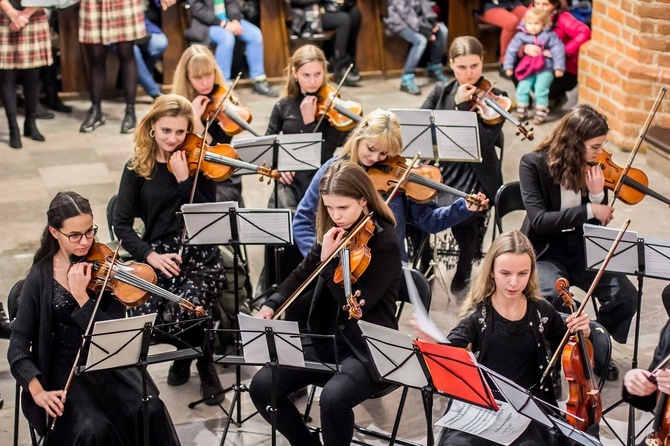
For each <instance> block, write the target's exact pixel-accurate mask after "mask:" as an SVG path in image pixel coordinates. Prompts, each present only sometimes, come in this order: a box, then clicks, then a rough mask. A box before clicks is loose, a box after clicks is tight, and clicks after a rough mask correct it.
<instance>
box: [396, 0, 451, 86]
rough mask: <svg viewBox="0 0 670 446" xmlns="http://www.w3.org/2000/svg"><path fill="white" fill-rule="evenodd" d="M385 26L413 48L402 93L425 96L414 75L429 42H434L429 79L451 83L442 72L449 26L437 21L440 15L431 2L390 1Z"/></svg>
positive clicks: (421, 0) (428, 70)
mask: <svg viewBox="0 0 670 446" xmlns="http://www.w3.org/2000/svg"><path fill="white" fill-rule="evenodd" d="M384 23H385V24H386V27H387V28H388V30H389V31H390V32H392V33H393V34H397V35H399V36H400V37H402V38H403V39H405V40H406V41H408V42H409V43H410V44H411V45H412V46H411V47H410V49H409V54H408V55H407V60H406V61H405V67H404V68H403V74H402V81H401V83H400V91H404V92H406V93H409V94H415V95H419V94H421V88H420V87H419V86H418V85H417V84H416V81H415V73H414V72H415V71H416V67H417V66H418V65H419V61H420V60H421V56H422V55H423V52H424V50H425V49H426V45H428V42H431V43H432V44H431V47H430V59H429V62H428V67H427V70H426V72H427V74H428V78H430V79H433V80H435V81H439V82H448V81H449V78H448V77H447V76H445V75H444V74H443V73H442V57H443V56H444V50H445V48H446V47H447V26H446V25H445V24H444V23H442V22H439V21H438V20H437V14H435V12H434V11H433V9H432V7H431V5H430V2H429V1H428V0H409V1H407V0H388V11H387V16H386V18H385V19H384Z"/></svg>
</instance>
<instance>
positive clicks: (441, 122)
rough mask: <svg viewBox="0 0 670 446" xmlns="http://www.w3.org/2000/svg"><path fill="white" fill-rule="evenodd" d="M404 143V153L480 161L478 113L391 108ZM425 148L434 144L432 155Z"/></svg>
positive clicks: (426, 157)
mask: <svg viewBox="0 0 670 446" xmlns="http://www.w3.org/2000/svg"><path fill="white" fill-rule="evenodd" d="M390 111H392V112H393V113H395V114H396V116H397V117H398V122H399V123H400V132H401V133H402V139H403V142H404V144H405V146H404V147H403V151H402V153H401V154H402V156H404V157H406V158H412V157H414V155H416V154H417V153H418V152H421V153H422V156H421V158H422V159H434V160H435V161H436V162H437V161H460V162H474V163H481V161H482V155H481V149H480V142H479V126H478V124H477V114H476V113H474V112H462V111H457V110H421V109H419V110H414V109H391V110H390ZM426 147H432V154H430V153H427V152H428V151H427V150H426Z"/></svg>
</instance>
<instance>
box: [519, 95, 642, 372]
mask: <svg viewBox="0 0 670 446" xmlns="http://www.w3.org/2000/svg"><path fill="white" fill-rule="evenodd" d="M608 132H609V127H608V125H607V118H606V117H605V116H604V115H602V114H601V113H599V112H597V111H596V110H595V109H594V108H593V107H591V106H590V105H586V104H580V105H577V106H576V107H574V108H573V109H572V110H570V111H569V112H568V113H567V114H566V115H565V117H564V118H563V119H562V120H561V122H559V124H558V125H557V126H556V128H555V129H554V131H553V132H552V133H551V134H550V135H549V136H548V137H547V139H546V140H545V141H544V142H542V143H541V144H540V145H539V146H538V147H536V148H535V149H534V150H533V151H532V152H530V153H527V154H525V155H524V156H523V157H522V158H521V165H520V167H519V181H520V182H521V194H522V197H523V203H524V206H525V208H526V211H527V213H528V214H527V216H526V219H525V221H524V223H523V226H522V231H523V232H524V233H525V234H526V235H528V238H530V240H531V242H532V243H533V246H534V247H535V251H536V252H537V266H538V272H539V275H540V292H541V294H542V295H543V296H544V297H546V298H548V299H551V300H553V303H554V306H555V307H556V308H557V309H558V310H559V311H564V310H562V301H561V299H560V298H558V294H557V292H556V289H555V283H556V280H557V279H558V278H560V277H565V278H566V279H568V280H569V281H570V283H571V284H572V285H573V286H577V287H578V288H581V289H583V290H588V289H589V288H590V286H591V284H592V283H593V280H594V279H595V276H596V272H595V271H587V270H586V262H585V250H584V231H583V229H582V225H583V224H584V223H590V224H597V225H603V226H606V225H607V224H608V223H609V222H610V221H612V219H613V218H614V208H613V207H611V206H609V205H608V204H607V193H606V192H605V189H604V185H605V178H604V176H603V172H602V170H601V168H600V167H599V166H591V165H589V162H592V161H594V160H595V158H596V155H597V154H598V152H600V151H601V150H602V147H603V146H604V145H605V144H606V143H607V133H608ZM594 295H595V296H598V300H599V301H600V302H601V307H600V311H599V314H598V321H599V322H600V323H601V324H602V325H603V326H604V327H605V328H606V329H607V330H608V332H609V333H610V334H611V335H612V337H613V338H614V340H615V341H617V342H619V343H621V344H623V343H625V342H626V340H627V338H628V330H629V329H630V323H631V320H632V318H633V315H634V314H635V309H636V296H637V290H636V289H635V287H634V286H633V284H632V283H631V282H630V280H628V278H627V277H626V276H625V275H623V274H615V273H605V274H604V275H603V276H602V279H601V280H600V282H599V283H598V286H597V287H596V289H595V292H594ZM597 372H598V370H596V373H597ZM607 373H608V375H607V377H608V379H611V380H616V379H617V378H618V369H617V368H616V364H613V363H612V364H610V370H608V372H607Z"/></svg>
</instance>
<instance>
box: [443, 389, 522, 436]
mask: <svg viewBox="0 0 670 446" xmlns="http://www.w3.org/2000/svg"><path fill="white" fill-rule="evenodd" d="M496 402H497V403H498V406H499V407H500V410H499V411H497V412H495V411H492V410H488V409H484V408H482V407H477V406H473V405H472V404H467V403H464V402H461V401H457V400H452V401H451V405H450V406H449V410H448V411H447V413H446V414H444V416H443V417H442V418H440V419H439V420H438V421H437V423H435V424H436V425H437V426H443V427H448V428H449V429H456V430H459V431H463V432H466V433H468V434H472V435H476V436H478V437H481V438H485V439H487V440H489V441H493V442H495V443H498V444H502V445H509V444H511V443H512V442H513V441H514V440H516V439H517V438H519V436H521V434H523V432H524V431H525V430H526V428H527V427H528V425H529V424H530V419H528V418H526V417H524V416H523V415H521V414H520V413H518V412H517V411H516V410H514V408H513V407H512V406H511V405H509V404H507V403H503V402H501V401H496Z"/></svg>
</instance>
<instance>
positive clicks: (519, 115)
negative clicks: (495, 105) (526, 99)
mask: <svg viewBox="0 0 670 446" xmlns="http://www.w3.org/2000/svg"><path fill="white" fill-rule="evenodd" d="M516 119H518V120H519V121H525V120H526V119H528V106H527V105H526V104H516Z"/></svg>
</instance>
